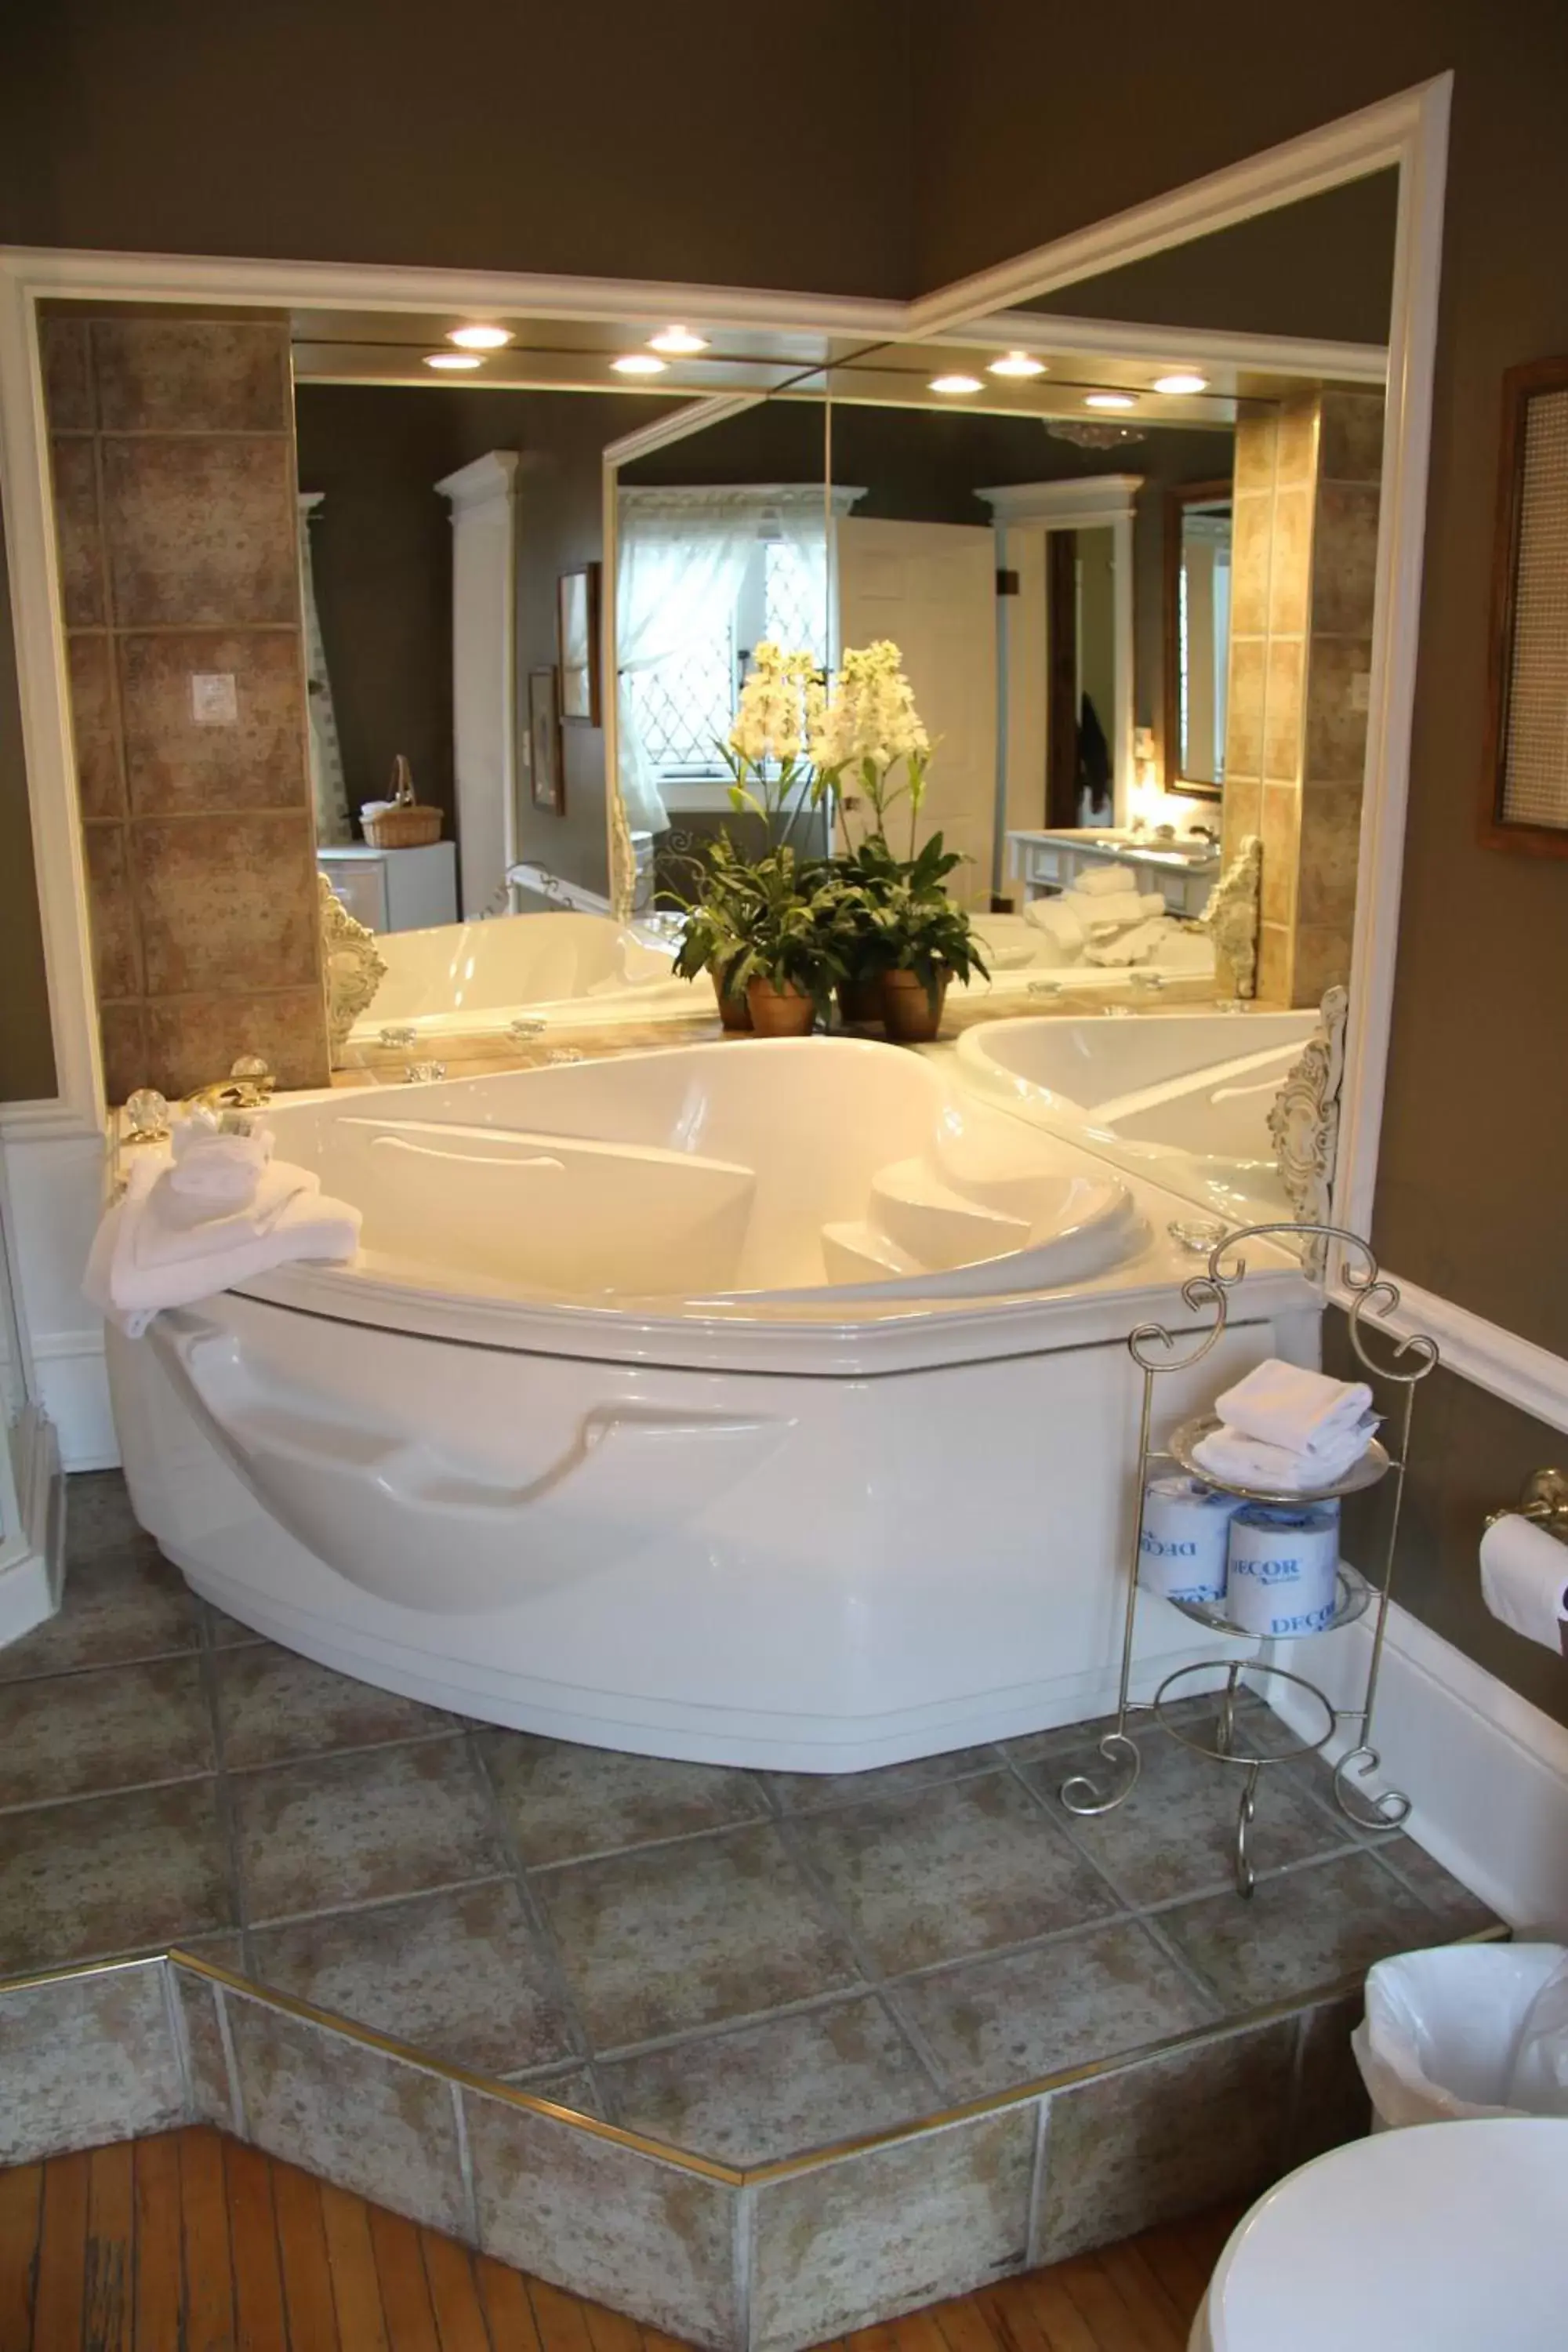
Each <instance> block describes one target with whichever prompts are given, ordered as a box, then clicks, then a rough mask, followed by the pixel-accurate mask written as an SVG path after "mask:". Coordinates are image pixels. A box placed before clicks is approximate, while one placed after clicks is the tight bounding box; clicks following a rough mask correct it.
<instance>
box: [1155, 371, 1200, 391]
mask: <svg viewBox="0 0 1568 2352" xmlns="http://www.w3.org/2000/svg"><path fill="white" fill-rule="evenodd" d="M1208 388H1209V380H1208V378H1207V376H1206V375H1192V374H1190V373H1187V372H1186V371H1185V370H1184V369H1180V368H1178V370H1177V371H1176V373H1175V374H1174V375H1157V376H1156V377H1155V378H1154V389H1155V391H1156V392H1168V393H1171V394H1177V393H1183V392H1206V391H1207V390H1208Z"/></svg>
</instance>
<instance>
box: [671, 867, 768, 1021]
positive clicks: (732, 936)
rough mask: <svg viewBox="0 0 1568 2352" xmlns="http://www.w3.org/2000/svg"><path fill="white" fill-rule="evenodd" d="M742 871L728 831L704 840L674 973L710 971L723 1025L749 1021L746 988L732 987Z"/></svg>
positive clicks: (691, 976)
mask: <svg viewBox="0 0 1568 2352" xmlns="http://www.w3.org/2000/svg"><path fill="white" fill-rule="evenodd" d="M745 875H746V868H745V866H743V864H742V860H741V859H740V857H739V856H737V854H736V851H735V848H734V845H733V844H732V843H731V841H730V840H729V838H728V836H727V835H723V834H721V835H719V837H718V839H717V840H715V841H713V842H710V843H709V844H708V845H707V848H706V851H705V855H704V858H703V866H702V882H701V888H700V894H699V896H698V897H697V898H696V899H694V900H692V901H690V902H689V903H688V907H687V916H686V924H685V928H684V929H683V930H682V933H681V938H680V947H679V952H678V953H677V955H676V959H675V970H676V972H677V973H678V974H679V977H680V979H682V980H698V979H700V977H701V975H702V974H703V973H704V972H707V973H708V975H709V976H710V979H711V981H712V982H713V993H714V995H715V996H716V997H717V998H718V1000H719V1018H720V1020H721V1023H722V1024H723V1025H724V1027H725V1028H726V1029H749V1028H750V1027H751V1025H752V1014H751V1008H750V1007H749V1005H748V1004H747V1003H746V994H745V991H744V989H743V988H737V987H735V986H734V984H733V982H732V981H731V970H732V967H733V965H734V962H735V959H736V958H737V956H738V955H739V954H740V952H741V947H742V937H741V925H742V919H743V905H744V901H745V898H746V881H745Z"/></svg>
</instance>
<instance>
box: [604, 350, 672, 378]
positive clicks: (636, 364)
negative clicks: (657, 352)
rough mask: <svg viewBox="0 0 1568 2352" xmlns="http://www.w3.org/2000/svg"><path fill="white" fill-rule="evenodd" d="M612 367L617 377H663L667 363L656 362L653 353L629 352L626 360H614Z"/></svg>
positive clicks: (611, 363)
mask: <svg viewBox="0 0 1568 2352" xmlns="http://www.w3.org/2000/svg"><path fill="white" fill-rule="evenodd" d="M610 365H611V366H612V367H613V368H614V369H615V371H616V374H617V375H662V374H663V373H664V369H665V362H664V361H663V360H656V359H655V357H654V355H653V353H652V352H626V356H625V358H624V359H618V360H612V361H611V362H610Z"/></svg>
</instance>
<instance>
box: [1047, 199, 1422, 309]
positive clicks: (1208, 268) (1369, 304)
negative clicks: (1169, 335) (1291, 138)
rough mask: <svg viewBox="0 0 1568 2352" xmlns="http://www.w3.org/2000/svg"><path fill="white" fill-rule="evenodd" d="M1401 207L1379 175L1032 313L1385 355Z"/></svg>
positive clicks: (1115, 275) (1137, 266)
mask: <svg viewBox="0 0 1568 2352" xmlns="http://www.w3.org/2000/svg"><path fill="white" fill-rule="evenodd" d="M1398 201H1399V174H1398V173H1397V172H1392V171H1391V172H1375V173H1372V174H1371V175H1370V176H1369V177H1368V178H1366V179H1363V180H1352V181H1350V182H1348V183H1347V184H1346V185H1345V186H1343V187H1340V188H1329V189H1326V190H1325V191H1324V193H1323V194H1321V195H1319V196H1310V197H1307V198H1306V199H1305V200H1304V201H1303V202H1301V203H1300V204H1294V205H1281V206H1280V207H1279V210H1278V211H1276V212H1271V213H1263V214H1260V215H1258V218H1257V219H1256V220H1249V221H1242V222H1240V223H1239V224H1238V225H1237V226H1236V227H1235V228H1226V229H1219V230H1216V231H1215V233H1214V234H1213V235H1212V236H1202V237H1197V238H1194V240H1193V242H1192V243H1191V244H1188V245H1181V246H1173V247H1171V249H1170V250H1169V251H1168V252H1165V253H1157V254H1153V255H1151V257H1149V259H1148V260H1146V261H1135V262H1133V263H1131V265H1130V266H1129V267H1128V268H1125V269H1113V270H1110V271H1108V272H1106V273H1105V274H1103V275H1102V276H1100V277H1098V278H1079V281H1078V283H1077V284H1076V285H1074V286H1065V287H1063V288H1062V289H1060V291H1059V292H1058V293H1055V294H1042V295H1041V296H1039V297H1038V299H1037V300H1035V301H1032V302H1028V303H1026V304H1024V305H1023V306H1022V307H1023V308H1024V309H1025V310H1032V311H1035V312H1037V313H1050V312H1057V313H1059V314H1062V315H1064V316H1066V317H1068V318H1079V319H1090V318H1092V319H1125V320H1131V321H1132V322H1133V323H1135V324H1137V325H1140V326H1142V325H1148V326H1157V327H1159V326H1168V327H1185V328H1188V329H1193V328H1198V327H1207V328H1212V329H1216V330H1221V331H1226V332H1230V333H1236V334H1252V335H1291V336H1311V337H1313V338H1314V339H1315V340H1317V341H1323V342H1350V343H1381V342H1384V341H1386V339H1387V335H1388V319H1389V311H1390V307H1391V305H1392V302H1393V299H1394V214H1395V208H1396V206H1397V205H1398ZM1036 331H1037V332H1039V331H1040V330H1039V329H1038V328H1037V330H1036Z"/></svg>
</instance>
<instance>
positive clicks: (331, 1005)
mask: <svg viewBox="0 0 1568 2352" xmlns="http://www.w3.org/2000/svg"><path fill="white" fill-rule="evenodd" d="M316 887H317V889H318V891H319V892H320V894H321V971H322V974H323V977H324V983H325V987H326V992H327V1038H328V1042H329V1044H330V1045H331V1055H332V1059H333V1061H334V1062H335V1061H336V1060H337V1059H338V1058H339V1056H340V1055H341V1054H342V1049H343V1045H344V1043H345V1042H346V1040H347V1037H348V1034H349V1031H350V1030H351V1029H352V1028H353V1024H354V1023H355V1022H356V1021H357V1020H358V1019H359V1017H360V1015H361V1013H368V1012H369V1010H370V1007H371V1002H372V999H373V998H374V995H375V992H376V990H377V989H378V988H379V987H380V986H381V983H382V982H383V981H384V979H385V977H386V965H385V963H384V961H383V959H382V957H381V956H380V955H379V954H378V953H377V952H376V945H375V933H374V931H371V930H367V929H365V926H364V925H363V923H360V922H356V921H355V920H354V918H353V916H352V915H351V914H350V912H349V910H348V908H346V907H345V906H344V904H343V902H342V899H341V898H339V897H338V895H337V892H336V891H335V890H334V889H333V888H332V886H331V883H330V882H329V881H328V879H327V877H326V876H325V875H324V874H318V875H317V877H316Z"/></svg>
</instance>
